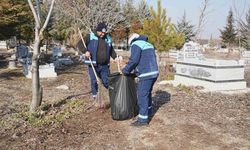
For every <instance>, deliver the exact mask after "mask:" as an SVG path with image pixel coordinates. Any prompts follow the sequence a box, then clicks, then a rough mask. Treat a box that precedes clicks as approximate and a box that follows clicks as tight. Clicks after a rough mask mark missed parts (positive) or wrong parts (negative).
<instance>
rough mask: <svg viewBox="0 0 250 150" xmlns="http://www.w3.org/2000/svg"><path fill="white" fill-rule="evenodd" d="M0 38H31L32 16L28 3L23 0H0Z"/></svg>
mask: <svg viewBox="0 0 250 150" xmlns="http://www.w3.org/2000/svg"><path fill="white" fill-rule="evenodd" d="M0 14H1V15H0V39H8V38H10V37H11V36H17V38H18V39H24V40H28V39H31V38H32V36H30V33H32V32H33V27H34V25H33V23H32V22H33V18H32V15H31V14H32V13H31V11H30V9H29V5H28V4H27V2H26V1H23V0H15V1H13V0H1V2H0Z"/></svg>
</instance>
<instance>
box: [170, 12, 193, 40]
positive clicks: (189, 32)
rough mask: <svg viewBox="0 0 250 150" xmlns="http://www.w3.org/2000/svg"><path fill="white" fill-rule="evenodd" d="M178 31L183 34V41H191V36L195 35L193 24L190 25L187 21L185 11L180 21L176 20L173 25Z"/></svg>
mask: <svg viewBox="0 0 250 150" xmlns="http://www.w3.org/2000/svg"><path fill="white" fill-rule="evenodd" d="M175 29H176V31H177V32H178V33H182V34H184V37H185V42H188V41H191V40H192V38H193V37H195V33H194V25H191V24H190V22H189V21H187V19H186V12H184V15H183V17H182V19H181V21H180V22H177V26H176V27H175Z"/></svg>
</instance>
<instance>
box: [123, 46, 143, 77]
mask: <svg viewBox="0 0 250 150" xmlns="http://www.w3.org/2000/svg"><path fill="white" fill-rule="evenodd" d="M140 58H141V48H140V47H139V46H137V45H133V46H132V47H131V56H130V58H129V61H128V64H127V65H126V66H125V67H124V68H123V69H122V73H123V74H129V73H130V72H131V71H132V70H133V69H135V67H136V66H137V65H138V63H139V61H140Z"/></svg>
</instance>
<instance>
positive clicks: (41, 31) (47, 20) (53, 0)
mask: <svg viewBox="0 0 250 150" xmlns="http://www.w3.org/2000/svg"><path fill="white" fill-rule="evenodd" d="M54 3H55V0H52V2H51V5H50V9H49V13H48V15H47V18H46V20H45V22H44V24H43V27H42V29H41V30H40V35H41V34H42V33H43V30H44V29H45V28H46V27H47V25H48V23H49V19H50V16H51V13H52V10H53V7H54Z"/></svg>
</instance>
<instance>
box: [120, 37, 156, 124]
mask: <svg viewBox="0 0 250 150" xmlns="http://www.w3.org/2000/svg"><path fill="white" fill-rule="evenodd" d="M129 44H130V47H131V56H130V58H129V61H128V64H127V65H126V66H125V67H124V68H123V69H122V73H123V74H124V75H126V74H129V73H131V72H132V71H133V70H134V72H135V73H136V75H137V77H138V78H139V82H138V89H137V97H138V105H139V115H138V119H137V120H136V121H135V122H133V123H132V124H131V125H132V126H145V125H148V123H149V116H150V115H152V113H153V112H152V111H153V110H152V89H153V85H154V83H155V81H156V80H157V77H158V75H159V71H158V65H157V60H156V54H155V48H154V46H153V45H152V44H151V43H149V42H148V38H147V37H146V36H143V35H139V34H137V33H133V34H131V35H130V37H129Z"/></svg>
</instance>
